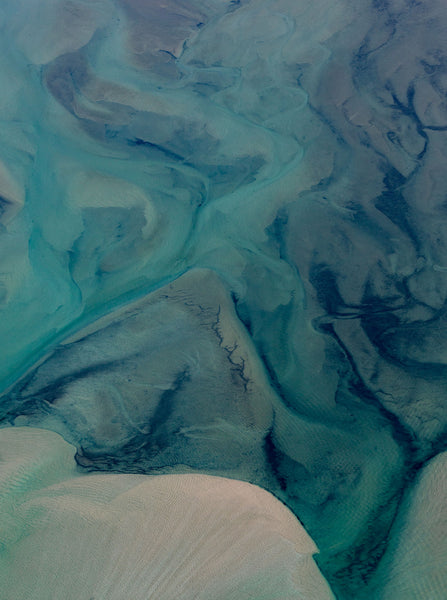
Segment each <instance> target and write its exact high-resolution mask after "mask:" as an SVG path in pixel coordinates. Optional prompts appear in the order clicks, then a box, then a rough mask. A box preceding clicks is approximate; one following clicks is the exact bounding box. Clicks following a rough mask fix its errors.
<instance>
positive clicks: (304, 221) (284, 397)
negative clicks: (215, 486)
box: [0, 0, 447, 600]
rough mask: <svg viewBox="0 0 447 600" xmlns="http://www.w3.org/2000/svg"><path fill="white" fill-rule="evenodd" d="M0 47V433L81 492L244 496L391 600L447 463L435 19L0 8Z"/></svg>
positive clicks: (279, 11) (408, 13)
mask: <svg viewBox="0 0 447 600" xmlns="http://www.w3.org/2000/svg"><path fill="white" fill-rule="evenodd" d="M0 23H1V27H2V30H1V36H0V45H1V52H0V120H1V122H0V142H1V143H0V161H1V162H0V209H1V214H0V228H1V229H0V234H1V235H0V302H1V306H0V309H1V319H0V336H1V340H2V345H1V346H2V350H1V360H0V382H1V390H2V391H3V392H2V399H1V404H0V406H1V409H0V416H1V419H2V425H3V426H4V427H10V426H28V427H37V428H44V429H50V430H52V431H55V432H57V433H59V434H61V435H62V436H63V438H64V439H65V440H66V441H67V442H69V443H71V444H73V445H74V446H75V447H76V448H77V454H76V461H77V463H78V468H79V469H82V470H83V471H82V472H84V473H87V472H90V471H101V472H108V471H112V472H119V473H139V474H151V475H154V474H157V475H158V474H181V473H190V472H194V473H195V472H199V473H204V474H209V475H219V476H223V477H228V478H232V479H240V480H242V481H247V482H251V483H255V484H257V485H259V486H261V487H263V488H264V489H266V490H268V491H270V492H272V493H273V494H274V495H276V496H277V497H278V498H280V499H281V500H282V501H283V502H284V503H285V504H286V505H287V506H288V507H289V508H290V509H291V510H292V511H293V512H294V513H295V515H296V516H297V517H298V518H299V519H300V521H301V522H302V524H303V525H304V527H305V528H306V530H307V532H308V533H309V534H310V535H311V537H312V539H313V540H314V541H315V542H316V544H317V546H318V548H319V550H320V554H319V555H318V557H317V562H318V564H319V566H320V568H321V570H322V572H323V574H324V575H325V577H326V578H327V580H328V581H329V583H330V585H331V586H332V589H333V590H334V593H335V594H336V596H337V598H340V599H343V600H344V599H348V598H354V599H361V598H368V599H370V598H382V597H383V598H391V597H393V599H394V600H395V598H397V596H395V595H394V596H387V595H386V594H387V593H389V594H391V595H392V594H396V592H395V591H394V592H393V591H390V592H386V590H385V591H383V590H382V587H383V582H384V581H391V580H392V578H393V577H394V575H393V573H397V572H398V571H399V569H398V568H397V567H396V566H394V567H392V566H390V565H393V564H394V563H393V560H394V556H397V557H399V556H400V554H399V553H400V552H403V551H402V549H400V550H396V549H395V548H397V547H398V541H396V540H398V538H399V535H400V533H399V532H400V531H403V530H405V527H406V525H405V523H406V522H407V521H406V520H405V518H404V517H403V516H402V515H403V514H404V513H405V511H408V510H410V509H409V508H408V506H410V505H411V498H412V494H413V488H414V486H415V483H414V482H415V481H418V479H417V478H418V477H419V471H420V470H421V469H423V467H424V465H425V463H426V462H427V461H429V460H430V459H432V458H433V457H434V456H435V455H436V454H438V453H439V452H441V451H442V450H445V448H446V437H445V431H446V425H447V412H446V408H445V406H446V405H445V392H446V381H447V370H446V356H447V355H446V335H445V333H446V320H445V297H446V292H447V278H446V269H447V248H446V236H445V224H446V218H447V217H446V210H445V193H446V180H445V174H444V172H445V167H444V164H445V156H446V145H445V131H446V130H447V113H446V105H445V93H446V85H447V84H446V81H447V80H446V63H445V56H446V55H447V47H446V44H447V42H446V37H445V31H446V26H447V11H446V8H445V6H444V4H443V3H442V2H441V1H439V0H435V1H433V2H430V3H417V2H411V1H405V0H393V1H391V0H390V1H383V2H381V1H373V0H371V1H368V0H361V1H360V2H358V1H357V2H353V1H349V0H340V1H339V2H333V1H329V0H315V1H314V2H307V1H304V0H278V1H275V2H272V1H267V0H247V1H243V0H241V1H238V2H234V1H233V2H226V1H223V0H205V1H199V0H197V1H195V0H192V1H190V2H183V1H181V0H178V1H175V0H170V1H168V2H164V3H158V2H155V1H154V2H152V1H143V0H121V1H118V0H116V1H112V0H94V1H89V2H87V1H81V0H72V1H66V2H65V1H63V0H51V1H50V0H39V2H37V0H19V1H15V2H12V1H11V2H10V1H8V0H4V2H3V3H2V6H1V15H0ZM422 480H423V481H425V479H422ZM416 485H417V484H416ZM433 493H434V494H435V495H436V494H437V496H438V497H439V498H441V497H443V496H442V494H443V492H441V491H439V490H438V491H437V492H436V491H434V492H433ZM440 504H442V503H440ZM435 512H436V511H435ZM440 512H442V511H441V508H439V507H438V509H437V514H438V516H439V513H440ZM405 514H406V513H405ZM393 523H394V526H393ZM396 523H398V524H399V523H400V525H396ZM428 530H429V528H428ZM406 535H407V534H406ZM408 539H409V540H411V539H413V538H412V534H411V532H410V533H408ZM393 540H394V541H393ZM408 543H409V544H410V543H412V544H413V543H415V542H408ZM387 548H388V550H387ZM382 557H383V558H382ZM395 560H398V558H396V559H395ZM444 562H445V561H444ZM416 563H417V560H416V558H415V559H414V562H413V563H411V564H409V566H408V570H410V569H413V571H414V569H415V568H416ZM387 565H388V566H387ZM393 569H394V570H393ZM402 569H403V567H402ZM402 569H401V570H402ZM404 571H405V569H403V571H402V572H404ZM439 571H440V573H439V574H438V575H437V576H438V577H439V578H440V580H439V581H440V582H441V583H440V584H439V587H438V588H435V589H434V591H433V590H432V591H427V592H426V594H427V598H429V599H431V598H434V599H436V600H437V599H438V598H439V600H442V598H444V596H443V595H442V594H444V587H443V585H444V584H443V583H442V582H443V581H445V579H446V578H447V574H446V572H445V568H441V567H440V569H439ZM396 577H397V575H396ZM396 581H398V579H396ZM381 582H382V583H381ZM392 585H394V584H390V586H391V587H389V588H388V589H389V590H393V589H394V590H395V589H396V588H393V587H392ZM396 585H397V584H396ZM408 585H409V586H410V587H409V588H408V589H407V592H406V593H407V596H406V597H407V598H410V597H412V596H411V593H413V591H412V587H411V585H413V584H411V583H409V584H408ZM398 587H399V586H398ZM384 589H385V588H384ZM424 589H425V588H424ZM416 593H418V594H419V596H417V595H414V597H415V598H416V597H418V598H420V597H421V595H420V594H421V593H425V592H414V594H416ZM430 594H431V595H430ZM436 594H438V595H436Z"/></svg>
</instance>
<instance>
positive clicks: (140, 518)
mask: <svg viewBox="0 0 447 600" xmlns="http://www.w3.org/2000/svg"><path fill="white" fill-rule="evenodd" d="M73 454H74V448H73V447H71V446H70V445H69V444H67V443H66V442H64V441H63V440H62V438H61V437H60V436H58V435H57V434H54V433H52V432H48V431H44V430H38V429H28V428H9V429H3V430H0V457H1V460H2V461H3V462H4V464H5V465H6V469H2V478H1V479H2V480H1V481H0V485H1V487H0V503H1V511H2V513H3V515H4V516H5V517H6V518H5V519H2V527H3V528H4V524H6V525H7V526H8V531H9V533H8V535H6V536H5V535H3V534H2V536H1V537H2V539H3V540H6V541H5V543H4V551H3V560H2V561H1V563H0V585H1V588H2V598H3V599H4V600H18V599H20V600H26V599H30V600H31V599H32V600H52V599H53V600H60V599H61V598H64V599H66V600H84V599H85V600H90V599H91V598H94V599H95V600H106V599H107V600H124V599H132V600H143V599H144V600H147V599H148V598H154V599H157V600H173V599H174V598H182V599H183V600H188V599H191V600H192V599H193V598H194V599H199V600H200V599H202V600H205V599H206V600H210V599H213V600H232V599H234V600H244V599H246V600H248V599H252V598H255V599H256V600H262V599H265V600H274V599H277V600H288V599H290V600H298V599H308V600H325V599H330V598H333V596H332V594H331V592H330V590H329V587H328V586H327V583H326V581H325V580H324V578H323V577H322V575H321V573H320V572H319V570H318V568H317V566H316V564H315V562H314V561H313V559H312V554H314V553H315V552H317V548H316V546H315V544H314V542H313V541H312V540H311V538H310V537H309V536H308V534H307V533H306V531H305V530H304V528H303V527H302V525H301V524H300V523H299V521H298V520H297V519H296V518H295V517H294V515H293V514H292V513H291V512H290V511H289V510H288V509H287V508H286V507H285V506H284V505H283V504H282V503H281V502H279V501H278V500H277V499H276V498H274V497H273V496H272V495H271V494H269V493H268V492H266V491H265V490H262V489H261V488H259V487H257V486H254V485H251V484H249V483H244V482H241V481H236V480H230V479H224V478H221V477H212V476H207V475H198V474H192V475H191V474H188V475H161V476H155V477H152V476H146V475H111V474H107V475H103V474H100V475H98V474H89V475H83V474H80V473H78V472H77V471H76V467H75V465H74V461H73V459H72V456H73ZM62 464H63V465H65V468H62ZM5 475H6V477H5ZM6 479H8V481H9V482H12V483H13V485H12V486H11V485H9V486H7V485H6V483H5V480H6ZM56 481H57V483H56ZM13 534H14V535H13Z"/></svg>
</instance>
